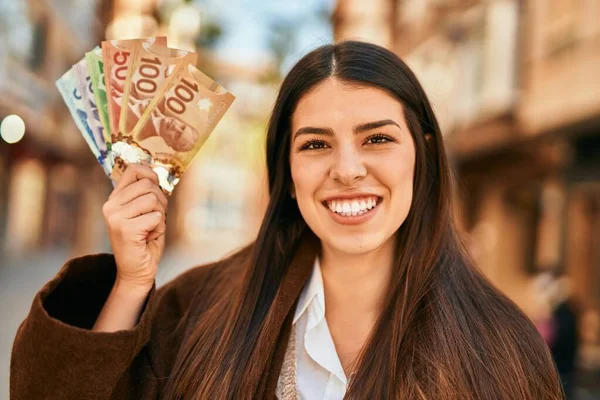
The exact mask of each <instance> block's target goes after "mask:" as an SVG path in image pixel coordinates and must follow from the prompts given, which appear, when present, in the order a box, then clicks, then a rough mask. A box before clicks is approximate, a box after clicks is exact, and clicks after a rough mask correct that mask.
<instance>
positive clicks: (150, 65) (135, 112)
mask: <svg viewBox="0 0 600 400" xmlns="http://www.w3.org/2000/svg"><path fill="white" fill-rule="evenodd" d="M196 58H197V55H196V53H190V52H188V51H185V50H177V49H170V48H168V47H165V46H161V45H158V44H155V43H143V42H142V43H136V44H135V45H134V47H133V50H132V53H131V59H130V63H131V66H130V67H129V70H128V73H127V80H126V82H125V91H124V93H123V98H122V104H121V117H120V118H119V135H127V134H128V133H129V132H131V131H132V130H133V128H134V127H135V126H136V124H137V122H138V120H139V119H140V117H141V116H142V114H143V113H144V111H145V110H146V108H147V107H148V105H149V104H150V102H151V101H152V99H153V98H154V97H155V96H156V94H157V93H158V90H159V89H160V87H161V85H162V83H163V82H164V81H165V80H166V79H167V78H168V77H169V75H171V73H172V71H173V70H174V69H175V67H176V66H177V65H178V64H180V63H185V64H196ZM119 139H120V137H119V138H118V139H117V140H119Z"/></svg>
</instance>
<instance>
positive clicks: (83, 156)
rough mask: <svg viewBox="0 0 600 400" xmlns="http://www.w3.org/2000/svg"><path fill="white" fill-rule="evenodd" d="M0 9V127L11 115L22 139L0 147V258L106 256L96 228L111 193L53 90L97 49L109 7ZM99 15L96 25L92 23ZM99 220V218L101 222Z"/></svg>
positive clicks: (77, 3) (31, 1) (38, 3)
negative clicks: (53, 251)
mask: <svg viewBox="0 0 600 400" xmlns="http://www.w3.org/2000/svg"><path fill="white" fill-rule="evenodd" d="M99 4H100V2H98V1H87V0H85V1H82V0H69V1H51V0H46V1H42V0H27V1H19V2H14V1H9V2H3V5H2V13H1V14H0V36H1V40H0V120H3V119H4V118H5V117H6V116H8V115H12V114H16V115H18V116H19V117H20V118H21V119H22V120H23V121H24V122H25V135H24V136H23V139H21V140H20V141H19V142H17V143H14V144H8V143H6V142H5V141H3V140H0V210H1V212H0V254H2V256H3V257H4V256H7V257H10V256H20V255H24V254H27V253H30V252H32V251H40V250H43V249H48V248H68V249H71V251H73V252H74V253H81V252H82V251H87V250H89V249H95V250H98V249H101V248H105V244H106V243H105V241H103V239H102V237H103V235H102V233H103V226H102V225H101V224H98V223H97V222H96V221H98V214H99V213H100V211H99V210H101V204H102V203H101V202H100V199H101V198H102V197H103V196H105V193H107V190H109V189H110V185H107V183H106V182H105V181H103V180H102V173H101V171H100V169H99V168H96V166H97V163H96V161H95V160H94V157H93V155H92V154H91V153H90V151H89V149H88V148H87V145H86V143H85V141H84V140H83V138H82V137H81V135H80V133H79V132H78V130H77V128H76V127H75V125H74V123H73V122H72V119H71V116H70V114H69V112H68V110H67V108H66V107H65V105H64V103H63V102H62V100H61V99H60V95H59V93H58V91H57V90H56V87H55V84H54V82H55V81H56V79H58V78H59V77H60V76H61V75H62V74H63V73H64V72H65V71H66V70H67V69H68V68H70V67H71V65H72V64H74V63H75V62H76V61H78V60H79V59H80V58H81V57H82V56H83V55H84V53H85V52H86V51H89V50H90V49H91V48H93V47H94V46H95V45H97V43H98V41H99V39H100V37H101V34H102V32H103V29H104V28H103V26H104V21H103V16H104V15H105V12H108V11H107V10H108V8H107V7H108V6H107V4H109V2H104V3H102V7H99ZM98 15H100V17H98ZM101 220H102V219H101V218H100V221H101Z"/></svg>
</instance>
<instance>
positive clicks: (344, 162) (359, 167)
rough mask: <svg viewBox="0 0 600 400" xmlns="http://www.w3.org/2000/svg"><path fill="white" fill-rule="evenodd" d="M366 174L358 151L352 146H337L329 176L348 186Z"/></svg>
mask: <svg viewBox="0 0 600 400" xmlns="http://www.w3.org/2000/svg"><path fill="white" fill-rule="evenodd" d="M366 175H367V168H366V167H365V165H364V163H363V161H362V159H361V156H360V153H359V152H358V151H357V150H356V149H355V148H354V147H353V146H346V147H345V148H338V151H336V154H335V159H334V162H333V165H332V166H331V170H330V172H329V177H330V178H331V179H334V180H337V181H339V182H341V183H343V184H344V185H347V186H350V185H352V184H353V183H354V182H356V181H357V180H360V179H362V178H364V177H365V176H366Z"/></svg>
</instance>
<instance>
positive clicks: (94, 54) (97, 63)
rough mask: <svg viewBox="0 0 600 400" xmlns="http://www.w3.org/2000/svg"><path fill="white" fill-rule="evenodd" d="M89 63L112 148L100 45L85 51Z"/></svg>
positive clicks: (106, 139)
mask: <svg viewBox="0 0 600 400" xmlns="http://www.w3.org/2000/svg"><path fill="white" fill-rule="evenodd" d="M85 59H86V61H87V65H88V73H89V75H90V78H91V80H92V89H93V91H94V96H95V97H96V106H97V107H98V114H99V116H100V122H101V123H102V128H103V133H104V141H105V142H106V143H107V147H108V149H109V150H110V143H111V139H110V132H111V131H110V119H109V117H108V99H107V96H106V85H105V84H104V62H103V61H102V49H101V48H100V47H99V46H98V47H96V48H95V49H94V50H92V51H90V52H88V53H85Z"/></svg>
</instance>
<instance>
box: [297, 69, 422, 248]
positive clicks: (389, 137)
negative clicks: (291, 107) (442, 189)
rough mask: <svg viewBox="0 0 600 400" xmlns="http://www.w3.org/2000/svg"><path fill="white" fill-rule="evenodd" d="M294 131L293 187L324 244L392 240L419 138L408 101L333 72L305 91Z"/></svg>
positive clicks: (405, 205)
mask: <svg viewBox="0 0 600 400" xmlns="http://www.w3.org/2000/svg"><path fill="white" fill-rule="evenodd" d="M291 135H292V140H291V143H292V144H291V149H290V166H291V173H292V181H293V186H294V187H293V191H294V193H295V196H296V199H297V202H298V207H299V209H300V212H301V214H302V217H303V218H304V220H305V221H306V223H307V224H308V226H309V227H310V228H311V230H312V231H313V232H314V233H315V234H316V235H317V236H318V237H319V238H320V239H321V242H322V244H323V246H327V247H329V248H331V249H334V250H336V251H339V252H343V253H347V254H361V253H366V252H370V251H373V250H376V249H378V248H380V247H382V246H383V245H385V244H388V243H390V241H391V239H392V238H393V237H394V234H395V233H396V231H397V230H398V228H399V227H400V225H402V223H403V222H404V220H405V219H406V217H407V215H408V211H409V209H410V205H411V201H412V194H413V193H412V192H413V175H414V166H415V146H414V142H413V139H412V136H411V134H410V132H409V130H408V127H407V124H406V121H405V118H404V112H403V109H402V105H401V103H400V102H399V101H398V100H396V99H395V98H394V97H392V96H391V95H389V94H388V93H387V92H385V91H383V90H381V89H377V88H373V87H362V88H357V87H354V86H349V85H347V84H344V83H342V82H340V81H338V80H335V79H333V78H330V79H327V80H326V81H324V82H323V83H321V84H319V85H318V86H316V87H315V88H313V89H312V90H311V91H310V92H309V93H307V94H306V95H304V96H303V97H302V98H301V99H300V101H299V102H298V105H297V107H296V110H295V111H294V114H293V115H292V121H291Z"/></svg>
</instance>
